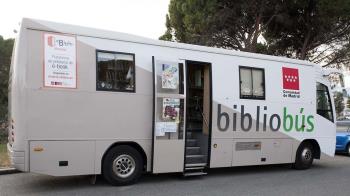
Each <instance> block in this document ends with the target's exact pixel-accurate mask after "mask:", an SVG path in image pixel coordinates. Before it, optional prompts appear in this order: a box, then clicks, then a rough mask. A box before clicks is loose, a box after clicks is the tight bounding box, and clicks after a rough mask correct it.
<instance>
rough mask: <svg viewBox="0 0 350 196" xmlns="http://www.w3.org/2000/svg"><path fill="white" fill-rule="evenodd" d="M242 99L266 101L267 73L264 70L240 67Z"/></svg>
mask: <svg viewBox="0 0 350 196" xmlns="http://www.w3.org/2000/svg"><path fill="white" fill-rule="evenodd" d="M239 83H240V98H241V99H265V71H264V69H262V68H256V67H244V66H239Z"/></svg>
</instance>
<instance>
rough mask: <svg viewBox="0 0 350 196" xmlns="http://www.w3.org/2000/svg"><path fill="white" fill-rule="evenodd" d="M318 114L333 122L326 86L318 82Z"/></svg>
mask: <svg viewBox="0 0 350 196" xmlns="http://www.w3.org/2000/svg"><path fill="white" fill-rule="evenodd" d="M316 87H317V94H316V96H317V114H319V115H321V116H323V117H324V118H326V119H328V120H330V121H332V122H333V111H332V104H331V99H330V96H329V91H328V88H327V86H326V85H324V84H321V83H318V82H317V86H316Z"/></svg>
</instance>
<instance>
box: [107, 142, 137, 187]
mask: <svg viewBox="0 0 350 196" xmlns="http://www.w3.org/2000/svg"><path fill="white" fill-rule="evenodd" d="M142 168H143V160H142V156H141V154H140V153H139V152H138V151H137V150H136V149H134V148H132V147H130V146H127V145H121V146H116V147H113V148H112V149H110V150H109V151H108V152H107V154H106V156H105V158H104V161H103V167H102V174H103V177H104V178H105V179H106V180H107V181H108V182H109V183H110V184H112V185H115V186H120V185H129V184H133V183H135V182H136V181H137V180H138V179H139V178H140V176H141V174H142Z"/></svg>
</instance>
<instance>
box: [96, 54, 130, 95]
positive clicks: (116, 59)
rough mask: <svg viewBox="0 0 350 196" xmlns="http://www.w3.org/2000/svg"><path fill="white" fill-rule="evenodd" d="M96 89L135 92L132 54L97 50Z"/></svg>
mask: <svg viewBox="0 0 350 196" xmlns="http://www.w3.org/2000/svg"><path fill="white" fill-rule="evenodd" d="M96 88H97V90H101V91H122V92H135V61H134V55H132V54H124V53H114V52H100V51H97V81H96Z"/></svg>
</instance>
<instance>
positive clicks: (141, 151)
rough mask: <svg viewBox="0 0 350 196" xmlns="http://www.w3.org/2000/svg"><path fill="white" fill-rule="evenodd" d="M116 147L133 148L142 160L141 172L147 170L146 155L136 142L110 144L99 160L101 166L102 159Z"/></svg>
mask: <svg viewBox="0 0 350 196" xmlns="http://www.w3.org/2000/svg"><path fill="white" fill-rule="evenodd" d="M117 146H130V147H132V148H134V149H135V150H137V151H138V152H139V153H140V154H141V156H142V160H143V171H146V170H147V155H146V153H145V151H144V149H143V148H142V147H141V145H140V144H138V143H136V142H130V141H125V142H115V143H113V144H111V145H110V146H109V147H108V148H107V150H106V151H105V152H104V153H103V156H102V159H101V165H103V162H104V159H105V156H106V154H107V153H108V152H109V151H110V150H111V149H112V148H114V147H117ZM102 169H103V168H102V167H101V173H102Z"/></svg>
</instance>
